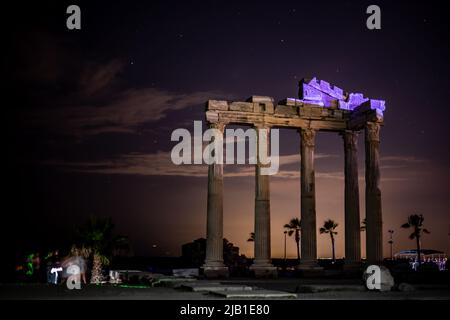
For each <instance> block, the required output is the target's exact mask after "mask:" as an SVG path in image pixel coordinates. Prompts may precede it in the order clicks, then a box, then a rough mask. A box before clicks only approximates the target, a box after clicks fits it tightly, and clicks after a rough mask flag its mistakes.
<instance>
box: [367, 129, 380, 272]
mask: <svg viewBox="0 0 450 320" xmlns="http://www.w3.org/2000/svg"><path fill="white" fill-rule="evenodd" d="M365 136H366V137H365V138H366V139H365V140H366V141H365V142H366V221H367V226H366V252H367V262H368V263H371V264H377V263H378V264H379V263H381V262H382V261H383V223H382V214H381V191H380V164H379V163H380V154H379V147H380V124H379V123H376V122H368V123H367V124H366V128H365Z"/></svg>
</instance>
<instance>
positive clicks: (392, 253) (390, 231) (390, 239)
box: [388, 230, 394, 260]
mask: <svg viewBox="0 0 450 320" xmlns="http://www.w3.org/2000/svg"><path fill="white" fill-rule="evenodd" d="M388 232H389V233H390V238H389V241H388V243H389V245H390V246H391V260H394V252H393V250H392V248H393V245H394V240H393V239H392V235H393V233H394V230H388Z"/></svg>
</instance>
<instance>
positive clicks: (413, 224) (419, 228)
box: [401, 214, 430, 266]
mask: <svg viewBox="0 0 450 320" xmlns="http://www.w3.org/2000/svg"><path fill="white" fill-rule="evenodd" d="M424 220H425V219H424V217H423V216H422V215H421V214H412V215H410V216H409V217H408V222H407V223H404V224H402V226H401V227H402V228H405V229H409V228H412V229H413V232H412V233H411V234H410V235H409V238H410V239H411V240H414V239H416V245H417V262H418V263H419V266H420V264H421V261H420V238H421V237H422V235H423V234H424V233H430V231H428V230H427V229H425V228H424V227H423V221H424Z"/></svg>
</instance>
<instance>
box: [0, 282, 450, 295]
mask: <svg viewBox="0 0 450 320" xmlns="http://www.w3.org/2000/svg"><path fill="white" fill-rule="evenodd" d="M196 283H200V284H207V283H208V281H206V280H199V281H196ZM209 283H210V284H211V283H213V282H212V281H209ZM214 283H217V282H214ZM235 284H241V285H242V284H245V285H248V286H252V287H256V288H259V289H261V290H277V291H281V292H289V293H294V294H295V297H296V298H294V297H291V298H281V299H301V300H450V286H448V285H438V284H433V285H411V286H409V287H408V288H407V290H406V291H398V290H396V291H390V292H373V291H370V292H369V291H366V290H365V288H364V287H363V286H362V285H361V284H360V283H358V282H355V281H350V280H326V281H322V280H320V279H311V280H305V279H304V280H292V279H277V280H245V279H240V280H227V281H222V282H221V284H220V285H224V286H227V285H235ZM0 299H2V300H10V299H12V300H22V299H32V300H46V299H62V300H72V299H74V300H78V299H82V300H85V299H87V300H209V299H211V300H213V299H214V300H215V299H224V298H223V297H220V296H217V295H215V294H211V293H207V292H192V291H189V290H186V289H182V288H179V287H177V286H176V285H175V288H174V287H170V286H162V287H147V286H113V285H101V286H100V285H99V286H97V285H87V286H84V287H83V288H82V289H81V290H69V289H67V288H66V286H64V285H59V286H49V285H45V284H2V285H0ZM252 299H254V298H252ZM260 299H264V298H260Z"/></svg>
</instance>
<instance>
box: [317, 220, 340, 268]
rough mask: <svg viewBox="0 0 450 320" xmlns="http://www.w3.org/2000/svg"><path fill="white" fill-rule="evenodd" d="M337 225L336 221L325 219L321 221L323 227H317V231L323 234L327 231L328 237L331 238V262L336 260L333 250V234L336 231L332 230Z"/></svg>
mask: <svg viewBox="0 0 450 320" xmlns="http://www.w3.org/2000/svg"><path fill="white" fill-rule="evenodd" d="M338 225H339V224H337V223H336V222H334V221H333V220H331V219H328V220H326V221H325V222H324V223H323V227H321V228H320V229H319V231H320V233H321V234H323V233H328V234H330V238H331V250H332V254H333V262H334V261H336V255H335V252H334V236H335V235H336V234H337V232H336V231H334V230H335V229H336V228H337V226H338Z"/></svg>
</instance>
